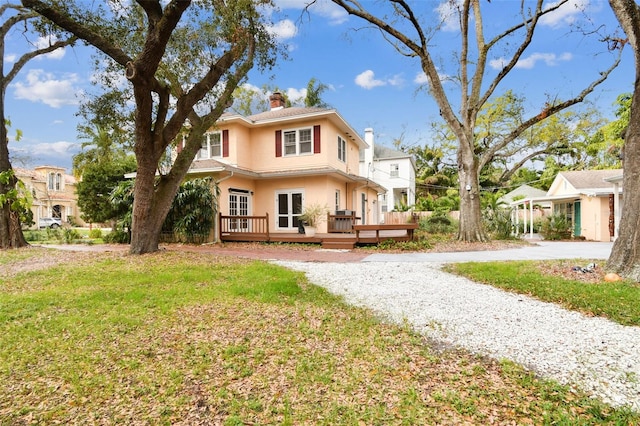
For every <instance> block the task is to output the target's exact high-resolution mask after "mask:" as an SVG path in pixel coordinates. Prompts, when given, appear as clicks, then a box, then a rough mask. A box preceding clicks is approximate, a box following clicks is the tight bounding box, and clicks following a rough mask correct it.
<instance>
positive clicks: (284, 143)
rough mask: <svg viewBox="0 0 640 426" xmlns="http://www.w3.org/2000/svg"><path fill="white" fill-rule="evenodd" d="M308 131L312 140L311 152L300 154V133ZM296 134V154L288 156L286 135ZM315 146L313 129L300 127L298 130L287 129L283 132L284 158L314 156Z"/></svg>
mask: <svg viewBox="0 0 640 426" xmlns="http://www.w3.org/2000/svg"><path fill="white" fill-rule="evenodd" d="M305 130H308V131H309V135H310V136H311V140H310V146H309V152H300V132H301V131H305ZM293 132H295V137H296V152H295V154H287V147H286V139H287V138H286V135H287V134H288V133H289V134H290V133H293ZM313 145H314V140H313V127H300V128H297V129H286V130H282V156H283V157H296V156H301V155H313Z"/></svg>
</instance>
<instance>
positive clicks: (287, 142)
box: [282, 128, 313, 155]
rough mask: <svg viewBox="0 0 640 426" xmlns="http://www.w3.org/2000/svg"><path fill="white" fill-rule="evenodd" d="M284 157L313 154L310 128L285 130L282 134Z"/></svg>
mask: <svg viewBox="0 0 640 426" xmlns="http://www.w3.org/2000/svg"><path fill="white" fill-rule="evenodd" d="M282 139H283V143H284V150H283V152H284V155H300V154H311V152H312V151H311V149H312V147H313V143H312V142H313V141H312V139H313V138H312V132H311V129H310V128H307V129H297V130H285V131H283V132H282Z"/></svg>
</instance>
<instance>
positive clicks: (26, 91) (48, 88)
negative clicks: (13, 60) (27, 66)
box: [12, 69, 82, 108]
mask: <svg viewBox="0 0 640 426" xmlns="http://www.w3.org/2000/svg"><path fill="white" fill-rule="evenodd" d="M25 80H26V81H24V82H18V83H15V84H13V85H12V87H13V88H14V96H15V98H16V99H26V100H28V101H32V102H42V103H43V104H45V105H49V106H50V107H52V108H60V107H61V106H63V105H77V104H78V98H77V96H78V95H81V93H82V92H81V90H80V89H78V88H76V87H75V86H74V85H75V84H76V83H77V82H78V76H77V75H76V74H66V75H65V76H64V78H63V79H56V78H55V77H54V75H53V74H51V73H47V72H45V71H44V70H41V69H34V70H29V72H28V73H27V76H26V79H25Z"/></svg>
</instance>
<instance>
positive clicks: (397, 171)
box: [389, 163, 400, 177]
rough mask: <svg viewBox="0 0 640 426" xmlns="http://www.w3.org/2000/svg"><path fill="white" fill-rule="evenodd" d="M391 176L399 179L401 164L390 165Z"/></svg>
mask: <svg viewBox="0 0 640 426" xmlns="http://www.w3.org/2000/svg"><path fill="white" fill-rule="evenodd" d="M389 176H391V177H398V176H400V165H399V164H397V163H396V164H390V165H389Z"/></svg>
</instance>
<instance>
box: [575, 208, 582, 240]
mask: <svg viewBox="0 0 640 426" xmlns="http://www.w3.org/2000/svg"><path fill="white" fill-rule="evenodd" d="M581 228H582V226H581V224H580V201H576V202H575V203H573V236H574V237H579V236H580V229H581Z"/></svg>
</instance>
